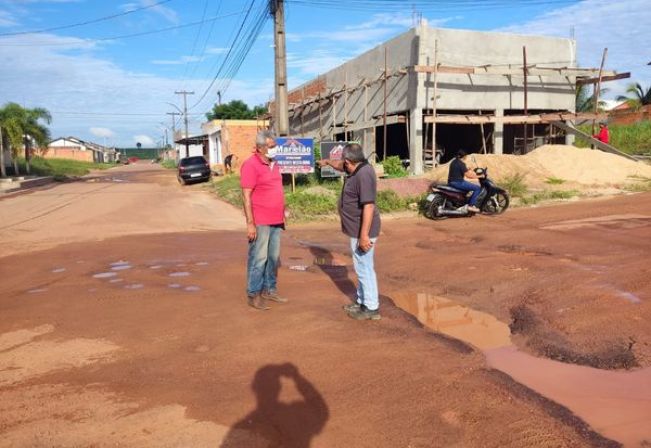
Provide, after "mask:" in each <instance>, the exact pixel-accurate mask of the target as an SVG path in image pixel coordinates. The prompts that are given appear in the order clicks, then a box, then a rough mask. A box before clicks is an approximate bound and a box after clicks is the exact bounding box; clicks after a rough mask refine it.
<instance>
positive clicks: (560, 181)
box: [545, 177, 565, 185]
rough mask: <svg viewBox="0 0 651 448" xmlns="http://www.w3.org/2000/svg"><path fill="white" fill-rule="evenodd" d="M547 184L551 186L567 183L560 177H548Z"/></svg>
mask: <svg viewBox="0 0 651 448" xmlns="http://www.w3.org/2000/svg"><path fill="white" fill-rule="evenodd" d="M545 182H546V183H548V184H549V185H561V184H564V183H565V179H561V178H559V177H548V178H547V180H545Z"/></svg>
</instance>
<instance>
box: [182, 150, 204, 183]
mask: <svg viewBox="0 0 651 448" xmlns="http://www.w3.org/2000/svg"><path fill="white" fill-rule="evenodd" d="M177 179H178V180H179V183H180V184H181V185H185V184H186V183H188V182H195V181H196V182H205V181H208V180H210V165H209V164H208V162H207V161H206V159H205V158H204V157H203V156H194V157H186V158H185V159H181V160H180V161H179V167H178V174H177Z"/></svg>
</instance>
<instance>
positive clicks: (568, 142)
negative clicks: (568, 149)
mask: <svg viewBox="0 0 651 448" xmlns="http://www.w3.org/2000/svg"><path fill="white" fill-rule="evenodd" d="M567 124H569V125H571V126H574V122H573V121H569V122H568V123H567ZM575 140H576V136H575V135H574V134H570V133H569V132H566V133H565V144H566V145H574V141H575Z"/></svg>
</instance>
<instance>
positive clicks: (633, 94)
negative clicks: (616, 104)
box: [617, 82, 651, 110]
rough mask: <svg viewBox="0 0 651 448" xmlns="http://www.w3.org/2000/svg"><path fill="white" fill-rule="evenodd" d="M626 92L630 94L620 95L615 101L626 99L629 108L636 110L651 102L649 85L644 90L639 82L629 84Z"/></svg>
mask: <svg viewBox="0 0 651 448" xmlns="http://www.w3.org/2000/svg"><path fill="white" fill-rule="evenodd" d="M626 93H628V94H629V95H630V96H626V95H620V96H618V97H617V101H626V104H628V105H629V107H630V108H631V109H634V110H637V109H639V108H640V107H642V106H646V105H649V104H651V87H649V88H647V89H646V90H644V88H643V87H642V85H641V84H640V83H639V82H636V83H633V84H629V85H628V87H627V88H626Z"/></svg>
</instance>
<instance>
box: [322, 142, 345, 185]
mask: <svg viewBox="0 0 651 448" xmlns="http://www.w3.org/2000/svg"><path fill="white" fill-rule="evenodd" d="M348 143H351V142H321V158H322V159H329V160H341V156H342V154H343V152H344V146H346V145H347V144H348ZM343 175H344V172H343V171H337V170H336V169H334V168H332V167H331V166H324V167H322V168H321V177H342V176H343Z"/></svg>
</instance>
